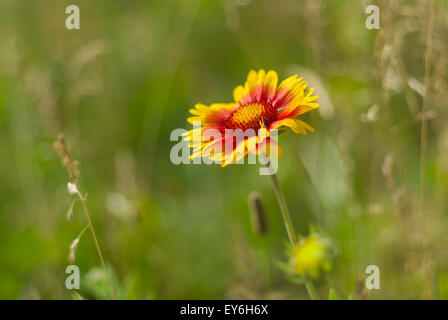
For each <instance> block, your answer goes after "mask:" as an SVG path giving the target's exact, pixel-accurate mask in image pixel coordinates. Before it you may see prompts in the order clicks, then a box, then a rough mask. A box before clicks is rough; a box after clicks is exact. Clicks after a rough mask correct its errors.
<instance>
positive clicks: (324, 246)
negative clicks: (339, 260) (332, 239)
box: [291, 234, 332, 278]
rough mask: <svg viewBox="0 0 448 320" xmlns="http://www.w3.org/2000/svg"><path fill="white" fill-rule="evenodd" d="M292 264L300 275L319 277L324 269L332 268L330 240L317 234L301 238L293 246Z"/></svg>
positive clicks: (325, 270)
mask: <svg viewBox="0 0 448 320" xmlns="http://www.w3.org/2000/svg"><path fill="white" fill-rule="evenodd" d="M291 266H292V268H293V271H294V273H295V274H297V275H298V276H302V277H305V276H308V277H311V278H318V277H319V275H320V273H321V272H322V271H324V272H328V271H330V270H331V268H332V265H331V254H330V245H329V242H328V241H327V240H326V239H324V238H322V237H320V236H319V235H317V234H314V235H311V236H309V237H308V238H305V239H302V240H300V242H299V243H298V244H297V245H296V246H295V247H294V248H293V251H292V257H291Z"/></svg>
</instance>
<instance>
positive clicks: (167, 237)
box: [0, 0, 448, 299]
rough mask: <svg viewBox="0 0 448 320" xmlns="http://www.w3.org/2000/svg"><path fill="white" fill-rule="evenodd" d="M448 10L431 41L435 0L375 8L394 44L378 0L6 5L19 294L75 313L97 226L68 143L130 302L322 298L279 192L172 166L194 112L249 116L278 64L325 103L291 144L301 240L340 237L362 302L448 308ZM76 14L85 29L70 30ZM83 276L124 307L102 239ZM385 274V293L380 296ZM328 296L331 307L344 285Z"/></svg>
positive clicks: (11, 208) (4, 261)
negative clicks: (66, 158)
mask: <svg viewBox="0 0 448 320" xmlns="http://www.w3.org/2000/svg"><path fill="white" fill-rule="evenodd" d="M434 2H435V10H434V11H433V12H434V13H433V16H432V22H433V30H432V33H430V32H429V31H428V30H429V29H428V25H429V21H430V15H431V10H430V1H426V0H425V1H422V0H417V1H407V0H401V1H375V4H377V5H378V6H379V8H380V10H381V29H380V30H368V29H367V28H366V27H365V19H366V18H367V16H368V15H367V14H366V13H365V8H366V7H367V5H369V4H371V2H370V1H352V0H340V1H323V0H303V1H294V0H292V1H286V0H282V1H268V0H222V1H218V0H216V1H212V0H202V1H199V0H188V1H187V0H185V1H173V0H169V1H143V0H138V1H137V0H135V1H119V0H114V1H112V0H96V1H86V0H73V1H62V0H39V1H36V0H21V1H17V0H2V1H1V2H0V146H1V147H0V156H1V159H2V161H1V163H0V298H2V299H71V298H73V292H72V291H70V290H68V289H66V288H65V278H66V274H65V268H66V266H67V265H68V264H69V262H68V260H67V257H68V254H69V246H70V243H71V242H72V240H73V239H75V238H76V237H77V235H78V234H79V232H80V231H81V229H82V228H83V227H84V226H85V225H86V220H85V217H84V215H83V212H82V210H81V206H80V203H76V204H75V207H74V213H73V215H74V216H73V221H72V222H69V221H67V219H66V213H67V211H68V210H69V207H70V205H71V203H72V200H73V198H72V197H71V196H70V195H69V194H68V192H67V188H66V184H67V182H68V181H69V180H68V177H67V173H66V171H65V168H64V167H63V166H62V165H61V161H60V158H59V156H58V154H57V152H56V151H55V150H54V149H53V146H52V144H53V141H54V140H55V139H56V137H57V136H58V134H59V133H63V134H64V135H65V136H66V140H67V144H68V147H69V149H70V151H71V154H72V156H73V158H74V159H77V160H79V163H80V172H81V174H80V182H81V185H82V187H83V190H84V191H86V192H88V195H89V196H88V201H87V204H88V207H89V210H90V213H91V215H92V219H93V224H94V226H95V227H96V231H97V235H98V239H99V242H100V245H101V247H102V249H103V254H104V256H105V260H106V263H107V265H108V267H109V269H110V271H111V273H112V278H113V279H112V280H113V283H114V287H115V288H116V290H117V292H118V297H119V298H121V299H136V298H139V299H185V298H190V299H221V298H235V299H245V298H252V299H256V298H265V299H301V298H307V296H306V291H305V289H304V287H303V286H300V285H296V284H293V283H290V282H289V281H288V280H287V278H286V277H285V275H284V274H283V273H282V271H281V270H280V269H279V268H278V267H277V261H287V259H288V257H287V256H286V254H285V252H286V250H285V247H286V246H285V244H286V241H287V236H286V232H285V230H284V226H283V222H282V220H281V215H280V211H279V207H278V204H277V202H276V199H275V195H274V193H273V190H272V186H271V184H270V181H269V180H270V179H269V177H266V176H260V175H259V174H258V166H256V165H244V166H241V165H240V166H229V167H226V168H221V167H220V166H218V165H212V166H207V165H179V166H175V165H173V164H172V163H171V162H170V158H169V152H170V149H171V147H172V146H173V145H174V144H175V143H176V142H171V141H170V140H169V137H170V133H171V131H172V130H173V129H176V128H189V125H188V124H187V122H186V118H187V117H188V109H189V108H190V107H192V106H193V105H194V104H195V103H197V102H202V103H205V104H210V103H213V102H230V101H231V99H232V90H233V88H234V87H235V86H237V85H238V84H241V83H243V82H244V81H245V78H246V75H247V73H248V71H249V70H250V69H274V70H276V71H278V73H279V76H280V78H281V79H282V78H285V77H287V76H290V75H291V74H294V73H298V74H299V75H300V76H303V77H304V78H305V80H307V81H308V82H309V83H310V85H311V86H313V87H315V88H316V91H315V92H316V94H317V95H319V96H320V99H319V103H320V104H321V106H320V108H319V109H318V111H314V112H311V113H309V114H307V115H306V116H305V117H304V119H305V120H307V122H308V123H310V124H311V125H312V126H313V127H314V128H315V129H316V132H315V133H312V134H310V135H309V136H307V137H304V136H297V135H294V134H291V133H287V134H284V135H282V136H281V137H280V143H281V145H282V146H283V151H284V155H283V158H282V159H281V160H280V165H279V171H278V176H279V179H280V181H281V184H282V186H283V188H284V190H285V195H286V199H287V201H288V203H289V206H290V211H291V214H292V216H293V220H294V224H295V226H296V231H297V232H298V233H300V234H301V235H304V236H305V235H307V234H308V232H309V228H310V225H312V226H315V227H316V228H318V229H320V230H323V231H324V232H325V233H326V234H327V235H328V236H329V237H330V238H331V239H332V241H333V244H334V246H335V248H336V250H337V253H338V259H337V260H336V262H335V268H334V272H333V274H332V279H333V280H332V281H333V282H332V283H333V284H332V286H336V287H338V291H340V292H342V291H344V292H345V294H347V295H350V296H351V297H352V298H355V299H379V298H385V299H399V298H402V299H410V298H412V299H420V298H422V299H427V298H440V299H447V298H448V241H447V240H448V239H447V228H448V223H447V222H448V221H447V218H448V212H447V208H448V206H447V205H448V203H447V192H448V128H447V126H446V124H447V120H448V119H447V118H448V117H447V116H448V114H447V112H446V106H447V102H448V96H447V95H448V90H447V89H448V88H447V80H448V71H447V70H448V69H447V63H448V48H447V43H448V41H447V40H448V21H447V19H446V17H447V14H448V2H447V1H434ZM70 4H76V5H78V6H79V8H80V16H81V28H80V30H72V31H69V30H67V29H66V28H65V19H66V17H67V15H66V14H65V8H66V6H68V5H70ZM428 52H429V53H428ZM428 54H429V55H428ZM427 57H430V58H431V59H430V61H428V63H427V66H429V67H428V68H426V71H427V72H426V76H425V59H426V58H427ZM424 105H425V108H426V110H427V112H425V113H422V112H421V110H422V106H424ZM422 119H424V120H423V121H424V122H425V123H426V124H427V129H428V130H427V136H426V137H425V135H423V140H424V141H425V142H424V143H423V148H422V144H421V141H422V140H421V123H422ZM425 146H426V147H425ZM421 159H423V162H421ZM421 163H423V165H421ZM422 178H423V179H422ZM421 182H423V183H421ZM252 191H259V192H260V193H261V195H262V197H263V200H264V203H265V206H266V211H267V215H268V222H269V228H270V232H269V234H268V235H267V236H266V237H264V238H263V237H260V236H259V235H256V234H254V232H253V230H252V227H251V218H250V214H249V208H248V204H247V197H248V194H249V193H250V192H252ZM268 257H270V258H268ZM75 264H76V265H78V266H79V268H80V271H81V289H80V290H79V295H80V296H81V297H84V298H90V299H102V298H110V297H111V296H110V295H109V292H108V290H107V286H106V283H105V279H104V274H103V272H102V269H101V264H100V261H99V259H98V256H97V253H96V250H95V246H94V242H93V240H92V237H91V234H89V233H87V232H86V233H85V234H84V236H83V237H82V238H81V241H80V243H79V246H78V249H77V252H76V262H75ZM371 264H374V265H377V266H379V268H380V270H381V289H380V290H370V291H369V290H366V289H365V286H364V281H365V279H366V277H367V275H366V274H365V268H366V267H367V266H368V265H371ZM316 286H317V288H318V291H319V293H320V294H321V297H324V298H326V297H327V296H328V289H329V285H328V283H327V281H325V280H324V279H322V280H320V281H318V282H316ZM79 295H78V296H77V297H80V296H79Z"/></svg>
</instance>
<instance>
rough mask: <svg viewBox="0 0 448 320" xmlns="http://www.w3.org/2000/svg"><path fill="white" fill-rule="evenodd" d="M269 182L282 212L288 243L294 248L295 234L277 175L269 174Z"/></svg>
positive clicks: (295, 242)
mask: <svg viewBox="0 0 448 320" xmlns="http://www.w3.org/2000/svg"><path fill="white" fill-rule="evenodd" d="M271 181H272V184H273V186H274V191H275V195H276V197H277V200H278V204H279V206H280V211H281V212H282V217H283V221H284V222H285V227H286V232H287V233H288V238H289V241H290V242H291V245H292V246H293V247H294V246H295V245H296V244H297V238H296V232H295V231H294V226H293V225H292V221H291V216H290V215H289V210H288V205H287V204H286V200H285V195H284V194H283V191H282V188H281V186H280V182H279V181H278V178H277V175H276V174H275V173H274V174H271Z"/></svg>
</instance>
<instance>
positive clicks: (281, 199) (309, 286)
mask: <svg viewBox="0 0 448 320" xmlns="http://www.w3.org/2000/svg"><path fill="white" fill-rule="evenodd" d="M268 166H269V165H268ZM271 181H272V184H273V185H274V191H275V195H276V197H277V200H278V204H279V206H280V211H281V213H282V217H283V221H284V223H285V227H286V231H287V233H288V238H289V242H290V243H291V245H292V246H293V247H295V246H296V245H297V237H296V232H295V231H294V226H293V224H292V220H291V216H290V214H289V210H288V205H287V204H286V200H285V195H284V194H283V191H282V188H281V186H280V182H279V181H278V178H277V175H276V174H275V173H272V172H271ZM305 287H306V290H307V292H308V295H309V296H310V298H311V299H312V300H317V299H319V297H318V295H317V292H316V289H315V288H314V285H313V282H312V281H311V280H309V279H305Z"/></svg>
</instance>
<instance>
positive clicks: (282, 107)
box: [184, 70, 319, 166]
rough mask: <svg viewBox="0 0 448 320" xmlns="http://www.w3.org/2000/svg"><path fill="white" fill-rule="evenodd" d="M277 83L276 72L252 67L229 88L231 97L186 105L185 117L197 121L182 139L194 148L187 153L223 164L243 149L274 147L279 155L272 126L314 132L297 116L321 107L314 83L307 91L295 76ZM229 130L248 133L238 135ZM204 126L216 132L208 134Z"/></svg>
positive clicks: (243, 153)
mask: <svg viewBox="0 0 448 320" xmlns="http://www.w3.org/2000/svg"><path fill="white" fill-rule="evenodd" d="M277 83H278V75H277V72H275V71H272V70H271V71H268V72H267V73H266V72H265V71H264V70H259V71H258V72H256V71H254V70H251V71H250V72H249V74H248V76H247V80H246V83H245V84H244V86H241V85H240V86H238V87H236V88H235V89H234V90H233V99H234V102H231V103H213V104H211V105H210V106H206V105H203V104H201V103H198V104H196V105H195V107H194V108H193V109H190V113H191V114H192V115H193V116H192V117H190V118H188V122H189V123H191V124H193V125H195V124H196V123H200V124H199V126H197V127H195V128H193V129H192V130H190V131H188V132H187V133H186V134H185V138H184V139H185V140H187V141H190V147H192V148H193V154H192V155H191V158H192V159H194V158H197V157H209V158H210V159H212V160H213V161H216V162H221V164H222V165H223V166H224V165H226V164H229V163H236V162H237V161H238V160H240V159H241V158H243V157H245V156H246V155H247V154H259V153H261V152H265V153H266V154H267V155H268V156H269V154H270V153H272V152H273V151H274V149H275V152H278V154H280V152H281V149H280V147H279V146H278V144H277V142H276V141H275V140H274V139H271V137H270V133H271V130H274V129H278V128H280V127H283V126H286V127H290V128H291V129H292V131H293V132H295V133H298V134H303V135H306V134H307V131H314V129H313V128H312V127H311V126H309V125H308V124H307V123H305V122H303V121H301V120H299V119H296V118H295V117H296V116H299V115H301V114H304V113H305V112H308V111H310V110H312V109H315V108H317V107H318V106H319V104H318V103H316V102H315V100H316V99H317V98H318V97H317V96H313V95H312V94H313V91H314V88H311V89H309V90H307V89H306V87H307V83H306V82H305V81H303V80H302V78H298V77H297V75H294V76H291V77H289V78H287V79H285V80H283V81H282V82H281V83H280V85H278V86H277ZM232 130H241V131H243V132H252V133H251V134H249V135H246V136H244V138H243V139H236V138H235V134H232ZM208 131H209V132H214V133H217V132H218V133H220V135H218V137H217V135H216V134H207V132H208ZM211 137H213V139H211Z"/></svg>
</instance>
